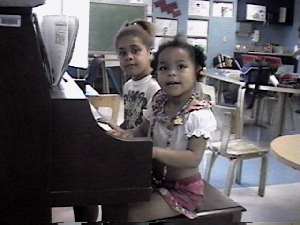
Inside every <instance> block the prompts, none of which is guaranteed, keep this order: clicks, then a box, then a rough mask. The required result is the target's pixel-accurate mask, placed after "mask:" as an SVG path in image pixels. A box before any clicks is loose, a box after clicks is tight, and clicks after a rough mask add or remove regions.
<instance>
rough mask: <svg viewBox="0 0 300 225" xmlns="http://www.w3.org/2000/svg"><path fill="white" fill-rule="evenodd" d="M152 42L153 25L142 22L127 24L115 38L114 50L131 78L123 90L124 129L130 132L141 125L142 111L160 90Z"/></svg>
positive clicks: (126, 73)
mask: <svg viewBox="0 0 300 225" xmlns="http://www.w3.org/2000/svg"><path fill="white" fill-rule="evenodd" d="M153 42H154V28H153V24H151V23H149V22H147V21H143V20H136V21H133V22H131V23H127V24H126V25H125V26H123V27H122V28H121V29H120V31H119V32H118V33H117V35H116V38H115V47H116V51H117V53H118V56H119V60H120V67H121V69H122V70H123V72H124V73H125V75H126V76H130V77H131V79H130V80H128V81H127V82H126V83H125V84H124V87H123V97H124V109H125V111H124V122H123V124H122V125H121V127H122V128H125V129H131V128H134V127H136V126H138V125H139V124H141V123H142V121H143V119H142V115H143V110H146V108H147V105H148V104H150V102H151V99H152V97H153V95H154V94H155V93H156V92H157V91H158V90H159V89H160V87H159V85H158V83H157V81H156V80H155V79H153V78H152V76H151V72H152V68H151V65H150V62H151V48H152V46H153Z"/></svg>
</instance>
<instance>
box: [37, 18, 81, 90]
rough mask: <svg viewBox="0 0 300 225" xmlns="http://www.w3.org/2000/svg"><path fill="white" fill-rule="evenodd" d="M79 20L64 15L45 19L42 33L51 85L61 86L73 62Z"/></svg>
mask: <svg viewBox="0 0 300 225" xmlns="http://www.w3.org/2000/svg"><path fill="white" fill-rule="evenodd" d="M77 32H78V20H77V18H76V17H70V16H63V15H48V16H44V17H43V22H42V25H41V33H42V37H43V42H44V45H45V48H46V52H47V56H48V61H49V66H50V68H49V71H50V79H49V81H50V84H51V85H53V86H56V85H58V84H59V82H60V80H61V78H62V76H63V74H64V73H65V71H66V69H67V67H68V64H69V62H70V60H71V57H72V53H73V49H74V44H75V39H76V35H77Z"/></svg>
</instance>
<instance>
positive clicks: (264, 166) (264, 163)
mask: <svg viewBox="0 0 300 225" xmlns="http://www.w3.org/2000/svg"><path fill="white" fill-rule="evenodd" d="M267 168H268V155H267V154H265V155H264V156H263V157H262V158H261V167H260V178H259V188H258V195H259V196H261V197H264V195H265V187H266V179H267Z"/></svg>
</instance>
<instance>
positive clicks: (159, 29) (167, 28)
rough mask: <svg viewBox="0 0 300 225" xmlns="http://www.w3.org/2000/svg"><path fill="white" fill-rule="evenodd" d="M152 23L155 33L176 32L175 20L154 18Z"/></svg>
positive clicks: (171, 34) (170, 34)
mask: <svg viewBox="0 0 300 225" xmlns="http://www.w3.org/2000/svg"><path fill="white" fill-rule="evenodd" d="M154 24H155V30H156V35H159V36H175V35H176V34H177V20H171V19H160V18H156V19H155V22H154Z"/></svg>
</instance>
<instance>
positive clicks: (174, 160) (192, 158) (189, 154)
mask: <svg viewBox="0 0 300 225" xmlns="http://www.w3.org/2000/svg"><path fill="white" fill-rule="evenodd" d="M206 143H207V140H206V139H204V138H203V136H201V137H195V136H192V137H191V138H190V139H189V143H188V149H183V150H174V149H167V148H160V147H153V152H152V158H154V159H156V160H158V161H161V162H163V163H165V164H166V165H169V166H173V167H177V168H196V167H198V166H199V164H200V162H201V160H202V157H203V153H204V151H205V149H206Z"/></svg>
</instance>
